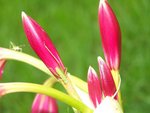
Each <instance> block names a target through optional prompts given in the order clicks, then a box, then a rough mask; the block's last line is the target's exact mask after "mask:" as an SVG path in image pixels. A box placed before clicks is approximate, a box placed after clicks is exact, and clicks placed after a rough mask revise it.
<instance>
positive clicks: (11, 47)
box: [9, 42, 23, 52]
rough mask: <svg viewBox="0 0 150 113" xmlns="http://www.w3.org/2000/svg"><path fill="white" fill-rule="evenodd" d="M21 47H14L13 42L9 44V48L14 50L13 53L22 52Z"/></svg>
mask: <svg viewBox="0 0 150 113" xmlns="http://www.w3.org/2000/svg"><path fill="white" fill-rule="evenodd" d="M22 46H23V45H21V46H16V45H15V44H14V43H13V42H10V46H9V48H10V49H12V50H15V51H19V52H22V48H21V47H22Z"/></svg>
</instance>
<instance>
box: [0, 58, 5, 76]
mask: <svg viewBox="0 0 150 113" xmlns="http://www.w3.org/2000/svg"><path fill="white" fill-rule="evenodd" d="M5 64H6V60H0V79H1V78H2V75H3V72H4V67H5Z"/></svg>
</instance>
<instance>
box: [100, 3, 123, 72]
mask: <svg viewBox="0 0 150 113" xmlns="http://www.w3.org/2000/svg"><path fill="white" fill-rule="evenodd" d="M98 17H99V26H100V33H101V39H102V45H103V50H104V56H105V60H106V63H107V65H108V66H109V67H110V69H111V70H112V69H113V70H118V69H119V67H120V60H121V31H120V27H119V23H118V21H117V18H116V16H115V14H114V12H113V10H112V8H111V7H110V5H109V4H108V2H107V0H100V4H99V12H98Z"/></svg>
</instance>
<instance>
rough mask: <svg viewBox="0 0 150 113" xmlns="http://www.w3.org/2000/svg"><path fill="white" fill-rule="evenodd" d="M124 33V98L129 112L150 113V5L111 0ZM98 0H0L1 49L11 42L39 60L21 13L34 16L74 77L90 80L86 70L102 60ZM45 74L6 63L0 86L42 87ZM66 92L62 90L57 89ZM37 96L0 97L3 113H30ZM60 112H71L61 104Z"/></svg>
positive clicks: (138, 0) (135, 0)
mask: <svg viewBox="0 0 150 113" xmlns="http://www.w3.org/2000/svg"><path fill="white" fill-rule="evenodd" d="M109 3H110V4H111V6H112V8H113V9H114V11H115V13H116V15H117V18H118V21H119V23H120V27H121V30H122V62H121V70H120V73H121V76H122V86H121V91H122V98H123V107H124V111H125V113H143V112H144V113H149V112H150V88H149V87H150V74H149V73H150V60H149V59H150V50H149V49H150V22H149V21H150V13H149V12H150V7H149V4H150V1H149V0H109ZM98 4H99V0H30V1H29V0H12V1H10V0H0V46H1V47H6V48H9V45H10V41H12V42H13V43H14V44H16V45H19V46H21V47H22V49H23V52H25V53H28V54H31V55H33V56H36V55H35V53H34V52H33V51H32V49H31V48H30V46H29V44H28V42H27V39H26V37H25V34H24V31H23V27H22V22H21V11H25V12H26V13H27V14H28V15H30V16H31V17H32V18H34V19H35V20H36V21H37V22H38V23H39V24H40V25H41V26H42V27H43V28H44V29H45V31H47V33H48V34H49V35H50V37H51V39H52V40H53V43H54V44H55V46H56V47H57V49H58V51H59V53H60V55H61V58H62V60H63V62H64V64H65V66H66V67H67V68H68V71H69V72H70V73H72V74H74V75H77V76H79V77H80V78H82V79H83V80H86V76H87V69H88V66H89V65H92V66H93V67H94V68H95V69H96V70H97V71H98V66H97V56H99V55H100V56H103V52H102V47H101V41H100V36H99V26H98V20H97V18H98V17H97V11H98ZM46 78H48V76H47V75H45V74H44V73H43V72H41V71H39V70H37V69H35V68H33V67H31V66H29V65H27V64H24V63H21V62H16V61H8V62H7V65H6V68H5V71H4V75H3V79H2V80H1V82H14V81H22V82H34V83H43V82H44V80H46ZM56 87H59V88H61V89H62V87H60V86H56ZM33 98H34V94H30V93H15V94H10V95H6V96H4V97H2V98H0V113H29V112H30V109H31V104H32V100H33ZM59 108H60V113H72V109H71V108H70V107H69V106H67V105H64V104H63V103H61V102H59Z"/></svg>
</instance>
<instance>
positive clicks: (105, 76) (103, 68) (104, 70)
mask: <svg viewBox="0 0 150 113" xmlns="http://www.w3.org/2000/svg"><path fill="white" fill-rule="evenodd" d="M98 65H99V71H100V80H101V86H102V91H103V94H104V96H105V97H106V96H113V95H114V94H115V92H116V86H115V83H114V79H113V76H112V74H111V72H110V69H109V67H108V66H107V64H106V63H105V62H104V60H103V59H102V58H101V57H98ZM115 98H116V99H117V97H115Z"/></svg>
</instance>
